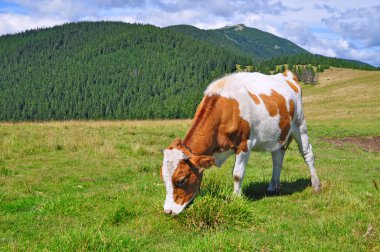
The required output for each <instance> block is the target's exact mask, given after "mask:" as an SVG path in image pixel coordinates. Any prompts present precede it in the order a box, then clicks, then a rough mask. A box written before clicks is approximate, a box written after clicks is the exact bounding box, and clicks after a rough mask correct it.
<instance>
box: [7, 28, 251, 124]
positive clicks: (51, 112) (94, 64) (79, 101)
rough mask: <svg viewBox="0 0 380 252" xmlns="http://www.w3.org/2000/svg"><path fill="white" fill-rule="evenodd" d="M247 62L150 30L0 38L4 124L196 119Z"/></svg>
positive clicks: (72, 31) (55, 31) (206, 45)
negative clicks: (211, 86)
mask: <svg viewBox="0 0 380 252" xmlns="http://www.w3.org/2000/svg"><path fill="white" fill-rule="evenodd" d="M237 63H240V64H241V63H244V64H252V61H251V60H250V59H249V57H247V56H243V55H242V54H238V53H233V52H232V51H229V50H226V49H223V48H220V47H215V46H213V45H211V44H209V43H207V42H204V41H199V40H196V39H193V38H190V37H188V36H184V35H182V34H180V33H177V32H174V31H171V30H167V29H160V28H158V27H155V26H151V25H137V24H126V23H121V22H81V23H71V24H66V25H62V26H57V27H54V28H49V29H40V30H32V31H27V32H23V33H20V34H17V35H8V36H2V37H0V120H6V121H9V120H53V119H54V120H63V119H125V118H127V119H147V118H184V117H191V116H192V115H193V112H194V110H195V109H196V107H197V105H198V102H199V101H200V99H201V97H202V93H203V90H204V89H205V87H206V86H207V84H208V83H209V82H210V81H211V80H212V79H214V78H217V77H218V76H221V75H224V74H225V73H230V72H233V71H234V70H235V66H236V64H237Z"/></svg>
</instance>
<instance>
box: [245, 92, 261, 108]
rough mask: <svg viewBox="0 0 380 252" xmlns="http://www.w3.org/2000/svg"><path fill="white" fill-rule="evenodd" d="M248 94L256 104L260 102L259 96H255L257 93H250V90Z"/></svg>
mask: <svg viewBox="0 0 380 252" xmlns="http://www.w3.org/2000/svg"><path fill="white" fill-rule="evenodd" d="M248 94H249V96H251V98H252V100H253V101H254V102H255V103H256V104H257V105H259V104H260V99H259V97H257V95H255V94H252V93H250V92H248Z"/></svg>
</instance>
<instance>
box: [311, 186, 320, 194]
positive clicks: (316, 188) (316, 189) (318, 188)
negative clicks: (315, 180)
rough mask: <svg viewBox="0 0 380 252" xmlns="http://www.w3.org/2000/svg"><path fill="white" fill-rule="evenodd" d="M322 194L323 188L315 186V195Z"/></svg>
mask: <svg viewBox="0 0 380 252" xmlns="http://www.w3.org/2000/svg"><path fill="white" fill-rule="evenodd" d="M321 192H322V188H321V185H318V186H315V187H314V186H313V193H315V194H320V193H321Z"/></svg>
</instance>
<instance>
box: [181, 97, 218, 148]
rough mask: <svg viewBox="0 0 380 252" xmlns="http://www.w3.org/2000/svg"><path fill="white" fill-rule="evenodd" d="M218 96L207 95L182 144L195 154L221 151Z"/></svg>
mask: <svg viewBox="0 0 380 252" xmlns="http://www.w3.org/2000/svg"><path fill="white" fill-rule="evenodd" d="M217 99H218V97H217V96H205V97H204V99H203V100H202V102H201V104H200V105H199V107H198V109H197V112H196V114H195V116H194V119H193V122H192V124H191V127H190V129H189V131H188V132H187V134H186V136H185V138H184V140H183V141H182V144H183V145H184V146H186V147H187V148H188V149H189V150H190V151H191V152H192V153H193V154H195V155H212V154H213V153H214V152H216V151H219V149H220V146H219V144H218V131H219V130H218V127H219V125H218V120H216V117H217V116H218V115H217V111H215V103H216V102H217Z"/></svg>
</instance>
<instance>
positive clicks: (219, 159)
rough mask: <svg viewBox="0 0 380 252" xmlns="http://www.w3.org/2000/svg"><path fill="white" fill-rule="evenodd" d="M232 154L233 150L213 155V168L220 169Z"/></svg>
mask: <svg viewBox="0 0 380 252" xmlns="http://www.w3.org/2000/svg"><path fill="white" fill-rule="evenodd" d="M233 153H234V151H233V150H228V151H224V152H216V153H214V158H215V166H217V167H221V166H222V164H223V163H224V162H225V161H226V160H227V159H228V158H229V157H230V156H231V155H232V154H233Z"/></svg>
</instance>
